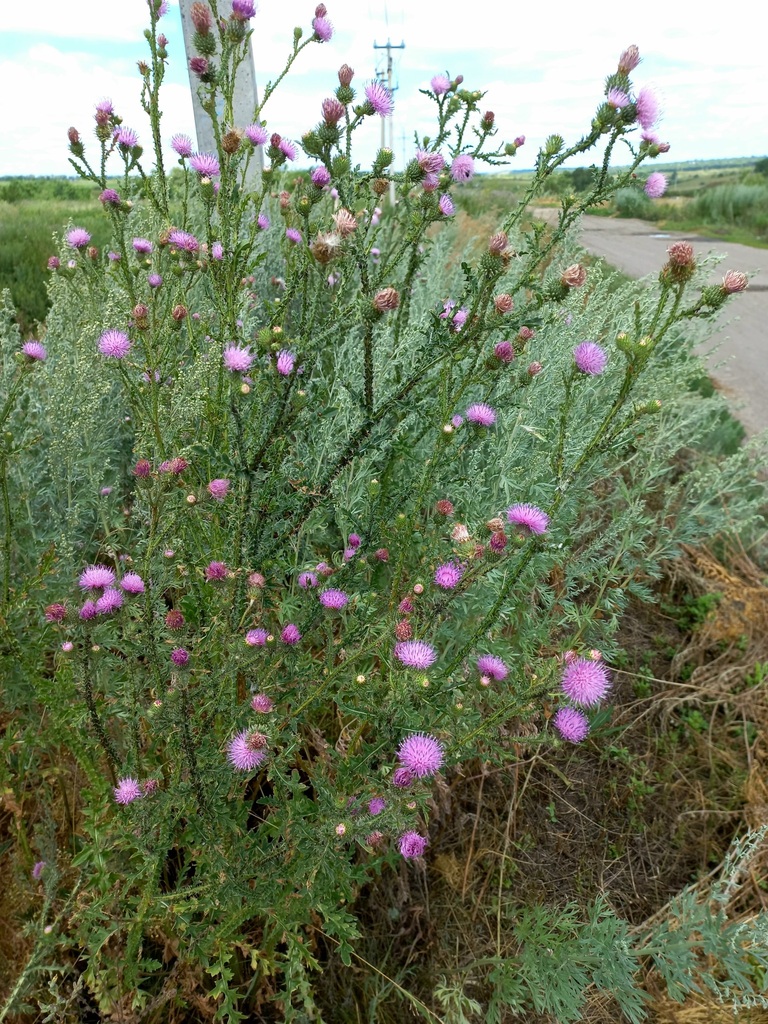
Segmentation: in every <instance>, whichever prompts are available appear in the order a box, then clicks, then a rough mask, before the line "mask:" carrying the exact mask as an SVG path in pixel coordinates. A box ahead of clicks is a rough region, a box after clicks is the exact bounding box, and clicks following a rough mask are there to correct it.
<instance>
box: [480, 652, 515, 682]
mask: <svg viewBox="0 0 768 1024" xmlns="http://www.w3.org/2000/svg"><path fill="white" fill-rule="evenodd" d="M477 670H478V672H479V673H480V675H481V676H490V677H491V678H492V679H497V680H501V679H506V678H507V675H508V674H509V669H508V668H507V666H506V665H505V664H504V662H503V661H502V660H501V658H497V657H496V655H495V654H481V655H480V657H479V658H478V659H477Z"/></svg>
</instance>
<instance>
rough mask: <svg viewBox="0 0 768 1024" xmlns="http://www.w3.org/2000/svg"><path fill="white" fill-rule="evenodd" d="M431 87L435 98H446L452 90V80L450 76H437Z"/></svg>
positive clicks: (430, 84)
mask: <svg viewBox="0 0 768 1024" xmlns="http://www.w3.org/2000/svg"><path fill="white" fill-rule="evenodd" d="M429 87H430V89H431V90H432V92H433V93H434V94H435V96H444V95H445V94H446V93H447V92H448V90H449V89H450V88H451V80H450V78H449V77H448V75H435V76H434V77H433V78H432V80H431V81H430V83H429Z"/></svg>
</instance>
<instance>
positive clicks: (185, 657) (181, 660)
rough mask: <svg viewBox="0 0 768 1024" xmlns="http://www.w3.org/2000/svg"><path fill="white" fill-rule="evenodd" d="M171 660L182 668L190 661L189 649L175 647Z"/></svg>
mask: <svg viewBox="0 0 768 1024" xmlns="http://www.w3.org/2000/svg"><path fill="white" fill-rule="evenodd" d="M171 661H172V662H173V664H174V665H177V666H178V667H179V668H182V667H183V666H184V665H186V664H187V662H188V661H189V651H188V650H187V649H186V648H185V647H174V649H173V650H172V651H171Z"/></svg>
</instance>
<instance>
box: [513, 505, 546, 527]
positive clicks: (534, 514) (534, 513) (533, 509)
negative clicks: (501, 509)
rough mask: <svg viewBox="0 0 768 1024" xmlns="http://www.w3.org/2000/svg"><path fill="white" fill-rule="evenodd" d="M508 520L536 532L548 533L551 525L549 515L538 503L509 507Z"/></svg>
mask: <svg viewBox="0 0 768 1024" xmlns="http://www.w3.org/2000/svg"><path fill="white" fill-rule="evenodd" d="M507 521H508V522H510V523H513V524H514V525H515V526H522V527H524V528H525V529H526V530H530V532H531V533H536V534H542V533H546V532H547V527H548V526H549V516H548V515H547V513H546V512H542V511H541V509H540V508H538V507H537V506H536V505H527V504H517V505H512V507H511V508H508V509H507Z"/></svg>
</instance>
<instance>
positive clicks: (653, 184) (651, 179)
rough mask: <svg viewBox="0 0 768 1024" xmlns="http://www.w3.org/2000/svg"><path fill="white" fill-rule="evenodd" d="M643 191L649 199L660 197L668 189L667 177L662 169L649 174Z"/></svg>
mask: <svg viewBox="0 0 768 1024" xmlns="http://www.w3.org/2000/svg"><path fill="white" fill-rule="evenodd" d="M643 191H644V192H645V194H646V195H647V196H648V198H649V199H659V198H660V197H661V196H663V195H664V193H665V192H666V191H667V179H666V178H665V176H664V175H663V174H662V173H661V171H654V172H653V173H652V174H649V175H648V178H647V179H646V182H645V185H643Z"/></svg>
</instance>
